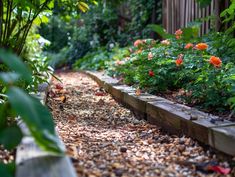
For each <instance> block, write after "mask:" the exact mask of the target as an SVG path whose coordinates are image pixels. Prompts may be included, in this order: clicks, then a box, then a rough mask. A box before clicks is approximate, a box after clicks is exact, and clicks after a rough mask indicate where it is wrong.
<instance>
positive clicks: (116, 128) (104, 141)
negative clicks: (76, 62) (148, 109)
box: [47, 72, 226, 177]
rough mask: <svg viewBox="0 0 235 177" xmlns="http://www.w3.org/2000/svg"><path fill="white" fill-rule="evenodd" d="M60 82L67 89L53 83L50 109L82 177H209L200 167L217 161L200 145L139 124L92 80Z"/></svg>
mask: <svg viewBox="0 0 235 177" xmlns="http://www.w3.org/2000/svg"><path fill="white" fill-rule="evenodd" d="M57 76H58V77H59V78H60V79H61V81H62V83H63V84H61V83H60V82H59V81H58V80H56V79H53V81H52V86H51V88H50V90H49V96H48V101H47V104H48V107H49V108H50V109H51V110H52V114H53V117H54V120H55V123H56V129H57V131H58V133H59V135H60V137H61V138H62V140H63V141H64V143H65V145H66V147H67V153H68V155H69V156H71V158H72V161H73V164H74V166H75V168H76V171H77V173H78V176H84V177H85V176H88V177H108V176H110V177H115V176H123V177H125V176H126V177H127V176H131V177H134V176H135V177H138V176H139V177H144V176H204V175H203V174H202V173H201V172H200V170H196V168H195V164H201V163H202V162H207V161H209V162H211V161H217V159H216V156H215V155H212V154H211V153H210V152H209V151H207V152H205V151H204V150H203V148H202V147H201V146H200V145H198V143H197V142H196V141H193V140H192V139H190V138H186V137H177V136H174V135H168V134H166V133H163V132H162V131H161V130H160V128H159V127H157V126H154V125H151V124H148V123H147V122H145V121H142V120H141V121H139V120H137V119H136V118H135V116H134V115H133V114H132V112H130V111H129V110H128V109H126V108H124V107H123V106H122V105H120V104H119V103H117V102H116V101H115V100H114V99H113V98H112V97H111V96H110V95H109V94H107V93H105V92H104V91H103V90H102V89H101V88H99V87H98V85H97V83H95V82H94V81H93V80H92V79H91V78H89V77H88V76H86V75H84V74H81V73H77V72H60V73H57ZM191 162H193V163H195V164H194V165H193V163H191ZM223 165H225V166H226V163H224V164H223ZM196 166H197V165H196ZM214 175H215V174H211V176H214Z"/></svg>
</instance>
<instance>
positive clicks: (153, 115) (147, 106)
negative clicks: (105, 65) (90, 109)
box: [85, 72, 235, 156]
mask: <svg viewBox="0 0 235 177" xmlns="http://www.w3.org/2000/svg"><path fill="white" fill-rule="evenodd" d="M85 73H86V74H88V75H89V76H91V77H92V78H93V79H94V80H95V81H96V82H97V83H98V84H99V85H100V86H101V87H103V88H104V89H105V90H106V91H107V92H109V93H111V94H112V95H113V96H114V97H115V98H116V99H117V100H119V101H120V102H122V103H124V104H125V105H127V106H128V107H130V108H132V109H133V110H134V111H136V112H137V114H138V115H139V116H140V118H144V119H147V120H148V121H149V122H152V123H155V124H158V125H160V126H162V127H163V128H164V129H165V130H168V131H170V132H172V133H177V134H186V135H188V136H190V137H192V138H195V139H197V140H198V141H200V142H202V143H204V144H207V145H210V146H211V147H213V148H215V149H217V150H219V151H222V152H224V153H226V154H229V155H232V156H234V155H235V143H234V142H235V133H234V132H235V123H233V122H231V121H227V120H224V121H218V117H216V116H212V115H208V114H207V113H204V112H201V111H198V110H196V109H192V108H190V107H187V106H185V105H180V104H176V103H173V102H171V101H169V100H166V99H164V98H161V97H157V96H154V95H150V94H146V93H140V94H136V89H134V88H132V87H129V86H127V85H122V84H120V83H119V81H118V80H116V79H113V78H111V77H109V76H107V75H104V74H103V73H102V72H85ZM208 118H209V119H208ZM210 120H216V121H210Z"/></svg>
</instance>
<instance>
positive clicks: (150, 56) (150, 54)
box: [148, 52, 153, 60]
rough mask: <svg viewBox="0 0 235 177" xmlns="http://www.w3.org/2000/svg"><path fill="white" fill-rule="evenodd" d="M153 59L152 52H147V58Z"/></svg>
mask: <svg viewBox="0 0 235 177" xmlns="http://www.w3.org/2000/svg"><path fill="white" fill-rule="evenodd" d="M152 59H153V54H152V52H149V53H148V60H152Z"/></svg>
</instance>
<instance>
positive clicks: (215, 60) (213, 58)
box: [210, 56, 222, 68]
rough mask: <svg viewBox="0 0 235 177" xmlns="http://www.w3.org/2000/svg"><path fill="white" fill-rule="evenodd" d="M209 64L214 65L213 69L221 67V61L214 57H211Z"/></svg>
mask: <svg viewBox="0 0 235 177" xmlns="http://www.w3.org/2000/svg"><path fill="white" fill-rule="evenodd" d="M210 63H211V64H212V65H214V67H217V68H219V67H221V65H222V61H221V60H220V58H219V57H215V56H211V58H210Z"/></svg>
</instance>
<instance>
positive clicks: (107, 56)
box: [73, 46, 129, 70]
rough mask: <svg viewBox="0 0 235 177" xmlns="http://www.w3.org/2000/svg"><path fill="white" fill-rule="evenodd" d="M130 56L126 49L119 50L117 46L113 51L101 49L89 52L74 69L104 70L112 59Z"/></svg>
mask: <svg viewBox="0 0 235 177" xmlns="http://www.w3.org/2000/svg"><path fill="white" fill-rule="evenodd" d="M128 55H129V51H128V50H127V49H126V48H121V49H119V48H118V47H117V46H116V47H115V48H113V49H111V51H108V50H107V49H106V48H99V49H97V50H96V51H94V52H88V53H87V54H86V55H85V56H84V57H83V58H81V59H79V60H78V61H77V62H76V63H75V64H74V65H73V67H74V69H86V70H104V69H107V68H106V66H107V65H108V63H109V62H110V61H111V60H112V59H114V60H115V59H117V60H118V59H119V58H123V57H126V56H128Z"/></svg>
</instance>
